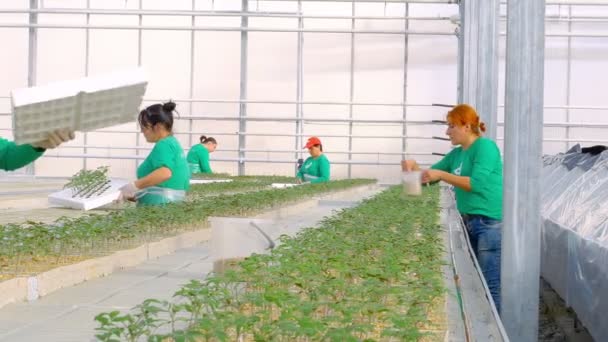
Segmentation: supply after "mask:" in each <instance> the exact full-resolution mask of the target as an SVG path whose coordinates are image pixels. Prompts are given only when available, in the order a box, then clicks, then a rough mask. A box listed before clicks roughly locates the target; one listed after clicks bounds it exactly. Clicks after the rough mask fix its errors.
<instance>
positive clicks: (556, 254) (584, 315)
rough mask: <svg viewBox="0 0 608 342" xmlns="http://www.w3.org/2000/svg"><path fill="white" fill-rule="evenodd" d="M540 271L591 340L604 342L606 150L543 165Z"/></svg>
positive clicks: (607, 304)
mask: <svg viewBox="0 0 608 342" xmlns="http://www.w3.org/2000/svg"><path fill="white" fill-rule="evenodd" d="M543 164H544V166H543V171H542V176H543V179H542V188H541V189H542V190H541V191H542V194H541V198H542V203H541V204H542V206H541V214H542V217H543V226H542V242H541V248H542V251H541V272H542V276H543V278H545V280H547V281H548V282H549V283H550V284H551V286H552V287H553V289H555V291H556V292H557V293H559V295H560V296H561V297H562V298H563V299H564V301H565V302H566V304H567V305H568V306H570V307H572V308H573V309H574V311H575V312H576V313H577V316H578V317H579V319H580V321H581V322H582V323H583V324H584V325H585V327H587V329H588V330H589V332H590V333H591V335H592V336H593V338H594V339H595V340H597V341H608V325H607V324H605V318H604V317H603V315H602V313H605V312H608V151H605V152H602V153H600V154H597V155H591V154H587V153H581V148H580V146H576V147H575V148H573V149H571V150H570V151H568V152H567V153H565V154H560V155H556V156H547V157H545V158H544V160H543Z"/></svg>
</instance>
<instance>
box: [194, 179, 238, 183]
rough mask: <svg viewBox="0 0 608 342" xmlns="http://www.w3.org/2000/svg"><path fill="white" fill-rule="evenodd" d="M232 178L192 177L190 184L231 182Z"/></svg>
mask: <svg viewBox="0 0 608 342" xmlns="http://www.w3.org/2000/svg"><path fill="white" fill-rule="evenodd" d="M230 182H232V179H191V180H190V184H210V183H230Z"/></svg>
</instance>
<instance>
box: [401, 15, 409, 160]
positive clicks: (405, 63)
mask: <svg viewBox="0 0 608 342" xmlns="http://www.w3.org/2000/svg"><path fill="white" fill-rule="evenodd" d="M409 6H410V5H409V4H408V3H405V13H404V31H406V32H407V31H408V30H409V28H410V21H409V20H408V19H407V17H408V16H409V10H410V7H409ZM408 49H409V35H407V34H404V35H403V108H402V111H403V129H402V133H403V140H401V152H403V156H402V159H406V158H407V156H406V155H405V153H406V152H407V138H406V137H407V106H406V105H405V104H406V103H407V66H408V63H409V51H408Z"/></svg>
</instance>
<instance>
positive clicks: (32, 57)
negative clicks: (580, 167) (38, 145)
mask: <svg viewBox="0 0 608 342" xmlns="http://www.w3.org/2000/svg"><path fill="white" fill-rule="evenodd" d="M272 1H291V2H294V3H296V2H297V5H298V7H297V10H296V11H294V12H259V11H249V8H247V7H246V6H248V2H247V1H243V5H242V6H243V8H242V9H241V10H240V11H216V10H196V6H195V4H196V0H192V6H191V10H170V11H161V10H144V9H143V0H138V8H137V9H124V10H118V9H117V10H103V9H91V8H90V3H89V1H87V8H86V9H70V8H60V9H59V8H57V9H53V8H38V1H37V0H30V6H31V8H30V9H2V10H0V13H21V14H28V15H29V17H30V20H29V23H28V24H10V23H0V28H1V27H22V28H28V30H29V32H30V38H29V44H30V54H29V55H28V65H29V69H28V85H34V84H35V74H36V71H35V66H36V59H37V51H36V46H37V43H36V32H37V29H38V28H79V29H84V30H86V31H85V32H86V33H87V34H86V52H85V55H86V58H87V61H86V62H85V75H86V74H88V72H89V70H88V69H89V67H88V64H89V38H88V36H89V35H88V33H89V31H90V30H91V29H104V30H105V29H108V30H112V29H121V30H137V32H138V53H137V60H138V65H141V54H142V52H141V50H142V47H141V46H142V32H143V31H144V30H180V31H190V33H191V36H190V43H191V57H192V58H191V59H190V61H191V63H190V71H191V72H190V75H191V77H190V93H189V98H188V99H175V101H179V102H185V103H187V104H188V106H189V107H190V109H191V111H190V112H191V113H192V108H193V105H194V104H195V103H235V104H238V106H239V116H238V117H237V116H235V117H230V116H225V115H223V116H220V115H216V116H210V115H209V114H208V113H206V117H204V118H201V117H196V116H187V117H181V118H180V120H187V125H188V126H187V127H188V129H189V131H188V132H185V133H182V132H178V134H187V135H188V141H189V142H190V143H191V144H192V143H193V134H197V133H196V132H193V127H194V126H193V123H194V122H195V121H196V120H222V121H234V120H236V121H238V122H239V131H238V132H230V133H226V132H218V133H214V135H224V136H231V135H236V136H238V137H239V138H238V139H239V149H238V151H237V152H238V162H239V173H240V174H243V173H245V163H246V162H249V161H251V160H249V158H247V156H246V153H247V152H252V151H254V150H252V149H247V144H246V137H247V136H275V137H279V136H283V137H293V138H294V139H295V144H294V151H293V152H294V157H295V158H294V160H293V161H290V162H293V163H295V160H297V158H298V157H301V156H302V151H301V150H300V148H301V146H302V145H303V143H302V140H303V137H304V136H305V134H304V125H305V124H309V123H317V124H319V123H327V124H331V123H334V124H341V125H344V124H346V125H348V132H349V134H347V135H329V136H328V137H342V138H347V139H348V153H347V154H348V160H349V161H352V157H353V155H356V154H365V153H358V152H355V151H352V145H353V139H371V138H386V139H400V140H401V153H400V155H401V156H402V157H403V158H405V157H406V155H417V153H411V152H410V151H408V139H434V138H436V137H433V136H411V135H409V134H408V127H409V126H411V125H433V124H438V122H434V121H433V120H428V121H412V120H408V118H407V117H408V115H407V114H408V109H409V108H410V107H429V106H432V104H414V103H408V102H407V86H408V68H407V65H408V44H409V42H408V40H409V35H446V36H458V35H459V34H460V35H462V34H463V33H462V32H451V31H437V32H435V31H416V30H411V29H410V21H431V20H433V21H448V20H453V19H454V18H450V17H441V16H437V17H433V16H426V17H422V16H411V15H410V13H409V4H431V3H432V4H446V5H447V4H458V3H460V5H461V6H462V1H457V0H392V1H391V0H389V1H377V0H364V1H360V0H332V1H338V2H349V3H351V6H352V11H351V13H350V15H306V14H303V12H302V6H303V3H305V2H307V0H272ZM360 2H367V3H400V4H404V5H405V7H404V9H405V12H404V15H403V16H394V15H392V16H390V15H384V16H380V15H379V16H372V15H362V14H359V15H358V14H357V13H356V12H355V3H360ZM497 2H499V1H497ZM500 3H501V4H502V5H504V4H505V2H504V1H503V2H500ZM481 4H482V5H484V4H487V3H486V2H482V3H481ZM546 4H547V5H577V6H579V5H580V6H597V5H602V4H606V2H602V1H592V0H586V1H577V0H570V1H566V0H555V1H550V0H549V1H547V2H546ZM39 14H74V15H84V16H86V25H52V24H39V23H38V21H37V17H38V15H39ZM571 14H572V13H571V11H570V10H569V13H568V16H547V17H546V18H545V19H546V20H548V21H557V22H559V21H563V22H567V23H568V31H567V32H560V33H552V32H549V33H546V36H547V37H567V39H568V44H569V47H568V54H569V55H568V70H570V59H571V58H570V50H571V48H570V43H571V40H572V38H574V37H583V36H584V37H608V34H599V33H596V34H589V33H588V34H581V33H576V32H572V22H577V21H584V22H595V21H600V20H606V21H608V18H603V17H599V16H598V17H594V16H577V17H573V16H572V15H571ZM91 15H128V16H137V17H138V19H139V21H138V24H137V25H131V26H124V25H121V26H114V25H112V26H106V25H91V24H90V16H91ZM164 15H171V16H184V17H191V19H192V20H191V25H190V26H153V25H144V24H143V16H164ZM197 17H239V18H241V25H240V27H238V26H237V27H204V26H197V25H196V24H195V23H196V18H197ZM249 18H288V19H289V18H291V19H294V20H297V28H290V29H275V28H272V29H266V28H263V27H257V28H256V27H251V26H249V22H248V19H249ZM306 19H343V20H350V21H351V25H350V29H339V30H337V29H310V28H308V29H307V28H305V25H304V23H305V20H306ZM371 19H373V20H383V21H402V22H403V23H404V26H403V29H402V30H361V29H356V22H357V20H371ZM504 19H505V18H504V17H501V18H500V20H504ZM473 25H475V24H473ZM197 31H237V32H241V93H240V96H239V99H237V100H234V99H201V98H193V96H194V92H193V84H194V77H193V76H192V75H193V74H194V73H193V72H192V71H193V70H194V69H195V59H194V58H193V57H194V50H195V49H194V46H195V45H194V44H195V42H194V34H195V32H197ZM248 32H295V33H297V36H298V38H297V39H298V42H297V48H298V51H297V59H298V60H297V65H298V68H297V75H296V76H297V77H296V78H297V81H296V82H297V89H296V100H295V101H264V100H249V99H247V93H246V91H247V87H246V84H247V79H246V77H247V72H246V70H245V69H246V66H247V54H246V49H247V36H248ZM310 32H314V33H343V34H349V35H350V37H351V40H350V41H351V50H350V53H351V61H350V91H349V100H348V101H342V102H340V101H320V102H314V101H304V100H303V71H302V64H303V63H304V62H305V61H304V60H303V44H304V41H303V34H304V33H310ZM358 34H395V35H402V36H403V46H404V56H403V63H404V69H403V101H402V102H399V103H366V102H357V101H355V100H354V82H355V80H354V77H353V74H354V72H355V69H356V68H355V63H356V60H355V56H356V54H355V51H356V47H355V37H356V36H357V35H358ZM499 34H500V35H501V36H502V35H504V32H503V33H499ZM478 59H479V60H481V61H483V60H485V57H483V56H481V55H479V56H478ZM243 70H245V71H244V72H243ZM569 81H570V71H568V81H567V82H568V90H567V93H568V94H567V105H566V106H545V108H546V109H565V110H566V113H567V115H566V121H565V122H547V123H545V125H544V127H564V128H566V138H565V139H544V141H547V142H556V141H557V142H564V143H565V144H566V145H567V146H568V145H569V143H570V142H571V141H581V140H580V139H576V140H574V139H571V138H570V129H571V128H573V127H588V128H606V127H608V124H592V123H576V122H570V110H574V109H588V110H608V106H607V107H591V106H571V105H570V90H569ZM477 88H479V87H477ZM482 88H483V87H482ZM483 98H485V97H483ZM147 100H151V99H147ZM252 103H266V104H293V105H294V106H295V117H294V116H293V115H285V116H281V117H271V116H261V115H258V116H255V117H253V116H249V115H247V105H248V104H252ZM307 104H319V105H339V106H344V107H345V108H348V112H349V114H348V115H349V116H348V118H344V119H327V118H323V117H305V116H304V113H303V111H304V110H303V107H304V105H307ZM354 106H359V107H361V106H383V107H387V108H388V107H399V108H401V109H402V120H360V119H354V118H353V107H354ZM492 106H493V105H492ZM499 107H500V106H499ZM480 112H484V111H481V110H480ZM0 115H10V114H9V113H0ZM246 121H252V122H253V121H273V122H293V123H294V124H295V132H294V134H260V133H257V134H252V133H248V132H247V130H246V128H247V127H246ZM486 121H488V120H487V119H486ZM355 124H369V125H375V124H377V125H400V126H401V127H402V134H401V135H390V136H386V135H385V136H381V135H379V136H371V135H370V136H361V135H354V134H353V127H354V125H355ZM495 126H496V127H500V126H504V123H502V122H496V123H495ZM100 132H108V133H110V132H114V133H128V134H135V135H136V141H137V142H136V146H135V147H134V149H135V153H136V155H137V156H139V155H140V152H141V151H145V150H146V148H144V147H141V146H140V134H139V132H137V131H127V130H124V131H120V130H101V131H100ZM84 139H85V144H84V145H83V147H82V148H83V149H84V150H83V151H84V153H83V154H82V155H81V156H80V157H79V158H83V167H86V165H87V159H90V158H93V157H92V156H90V155H89V153H88V152H89V150H90V147H89V145H88V144H87V143H86V142H87V135H86V134H85V138H84ZM496 139H497V140H502V139H503V138H501V137H497V138H496ZM587 141H589V142H605V141H603V140H601V139H599V140H589V139H588V140H587ZM66 147H68V148H69V146H66ZM106 149H107V150H108V151H110V150H113V149H116V150H120V149H124V147H106ZM281 151H282V150H281ZM265 152H267V153H279V150H277V151H274V150H268V151H265ZM281 153H282V152H281ZM332 153H334V152H333V151H332ZM374 154H377V155H384V154H383V153H374ZM429 154H431V153H428V154H426V155H429ZM387 155H393V154H387ZM394 155H397V154H394ZM47 156H48V157H53V154H47ZM285 162H287V161H285ZM135 163H136V165H137V163H138V162H137V160H135ZM357 164H358V162H357V161H352V165H357ZM394 164H395V165H396V163H394ZM31 172H33V170H31ZM348 176H349V177H350V176H351V167H350V166H349V167H348Z"/></svg>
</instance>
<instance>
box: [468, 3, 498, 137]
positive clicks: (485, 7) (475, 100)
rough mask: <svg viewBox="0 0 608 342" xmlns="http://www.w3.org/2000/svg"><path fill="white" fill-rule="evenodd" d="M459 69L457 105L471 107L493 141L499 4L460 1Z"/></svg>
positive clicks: (495, 116)
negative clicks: (463, 104) (460, 64)
mask: <svg viewBox="0 0 608 342" xmlns="http://www.w3.org/2000/svg"><path fill="white" fill-rule="evenodd" d="M460 14H461V17H460V21H461V22H460V24H461V26H460V35H459V37H460V40H461V41H460V44H461V45H459V52H460V53H461V60H460V62H461V63H462V69H459V76H460V80H461V82H462V84H461V93H460V94H461V97H459V99H458V100H459V102H460V103H468V104H470V105H471V106H473V107H474V108H475V109H476V110H477V113H478V114H479V116H480V117H481V120H482V121H483V122H485V124H486V127H487V132H486V136H487V137H488V138H491V139H496V121H497V114H496V113H497V109H498V36H499V25H498V23H499V17H500V12H499V0H463V1H462V2H461V3H460Z"/></svg>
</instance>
